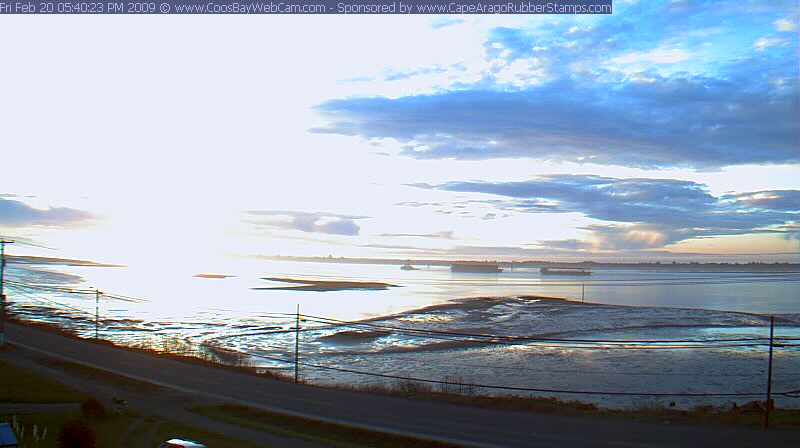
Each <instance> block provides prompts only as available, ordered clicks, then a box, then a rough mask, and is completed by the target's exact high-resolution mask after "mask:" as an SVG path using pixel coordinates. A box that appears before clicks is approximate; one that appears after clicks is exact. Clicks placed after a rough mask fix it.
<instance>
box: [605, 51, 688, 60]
mask: <svg viewBox="0 0 800 448" xmlns="http://www.w3.org/2000/svg"><path fill="white" fill-rule="evenodd" d="M689 57H691V53H688V52H686V51H684V50H681V49H680V48H672V49H667V48H656V49H654V50H651V51H648V52H634V53H626V54H623V55H620V56H617V57H614V58H612V59H611V62H612V63H614V64H635V63H638V62H652V63H654V64H675V63H678V62H682V61H685V60H687V59H689Z"/></svg>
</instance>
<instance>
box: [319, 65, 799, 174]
mask: <svg viewBox="0 0 800 448" xmlns="http://www.w3.org/2000/svg"><path fill="white" fill-rule="evenodd" d="M742 81H744V80H739V79H728V80H718V79H704V78H663V77H659V76H658V75H652V76H651V77H650V78H649V79H648V80H647V81H643V82H628V83H625V84H621V85H619V86H617V87H616V88H614V89H612V90H607V89H608V87H607V86H590V87H587V86H585V85H579V84H576V83H574V82H571V81H564V82H561V83H549V84H547V85H545V86H541V87H535V88H530V89H527V90H522V91H513V92H507V91H496V90H464V91H452V92H445V93H439V94H433V95H419V96H409V97H402V98H397V99H389V98H381V97H378V98H353V99H346V100H331V101H328V102H325V103H323V104H321V105H320V106H318V110H319V111H320V112H322V113H323V114H324V115H325V116H327V117H329V118H330V119H331V123H330V124H329V125H328V126H326V127H324V128H319V129H316V130H315V131H316V132H322V133H334V134H345V135H353V136H361V137H365V138H375V139H381V138H387V137H388V138H393V139H396V140H398V141H400V142H402V143H403V145H404V150H403V154H404V155H407V156H410V157H414V158H417V159H461V160H482V159H493V158H532V159H540V160H562V161H563V160H566V161H574V162H592V163H597V164H608V165H623V166H632V167H639V168H666V167H693V168H712V167H720V166H728V165H738V164H751V163H797V162H798V161H800V156H799V155H798V151H797V148H798V147H799V146H800V137H799V135H800V125H799V124H798V123H800V113H799V112H798V107H797V86H796V83H791V84H789V85H788V86H787V88H786V89H784V90H783V91H776V90H774V89H773V88H772V87H771V86H770V87H767V86H764V85H759V83H758V80H757V79H751V80H750V84H749V85H747V84H743V83H742ZM745 86H746V87H745ZM764 98H770V101H764Z"/></svg>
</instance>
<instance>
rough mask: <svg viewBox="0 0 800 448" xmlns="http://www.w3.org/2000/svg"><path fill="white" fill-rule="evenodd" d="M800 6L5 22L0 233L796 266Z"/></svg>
mask: <svg viewBox="0 0 800 448" xmlns="http://www.w3.org/2000/svg"><path fill="white" fill-rule="evenodd" d="M798 14H799V11H798V6H797V3H796V2H795V1H781V0H743V1H736V2H731V1H701V0H698V1H682V0H671V1H669V0H653V1H643V0H640V1H635V0H619V1H615V2H614V14H613V15H602V16H601V15H596V16H569V15H562V16H555V15H526V16H461V17H459V16H408V17H405V16H404V17H400V16H376V15H371V16H277V15H276V16H241V17H240V16H157V15H153V16H72V17H69V16H63V17H62V16H2V17H0V67H2V70H0V85H2V86H3V88H2V94H1V95H0V154H2V158H0V160H1V161H2V171H0V235H2V236H4V237H7V238H13V239H16V240H18V241H22V242H31V243H35V244H39V245H45V246H48V247H52V248H55V249H57V250H55V251H50V250H44V249H41V248H37V247H32V246H23V245H17V246H16V247H14V250H15V253H26V254H36V255H47V256H59V257H66V258H83V259H92V260H96V261H101V262H109V263H123V264H136V263H142V262H145V261H147V260H152V259H153V257H154V256H155V255H157V254H167V256H168V258H169V259H170V260H172V261H175V260H176V259H178V260H179V261H181V262H185V263H193V264H197V265H203V264H204V263H206V264H208V263H211V262H212V261H213V260H217V259H219V258H220V257H251V256H256V255H276V254H280V255H298V256H308V255H322V256H327V255H328V254H332V255H334V256H346V257H351V256H353V257H354V256H360V257H390V258H402V259H405V258H450V259H454V258H459V259H464V258H473V259H492V260H511V259H514V260H522V259H538V260H549V259H552V260H601V261H654V260H679V261H687V260H697V261H705V262H708V261H740V262H747V261H754V260H755V261H795V262H797V261H800V246H799V244H800V105H799V99H800V94H799V93H798V92H799V90H798V87H799V86H798V82H799V81H798V79H799V77H798V61H799V60H800V58H799V56H798ZM177 257H180V258H177Z"/></svg>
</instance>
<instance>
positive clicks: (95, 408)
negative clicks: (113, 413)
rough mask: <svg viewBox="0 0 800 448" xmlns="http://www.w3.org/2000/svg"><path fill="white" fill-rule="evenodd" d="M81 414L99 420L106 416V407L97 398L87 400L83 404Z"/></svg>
mask: <svg viewBox="0 0 800 448" xmlns="http://www.w3.org/2000/svg"><path fill="white" fill-rule="evenodd" d="M81 412H82V413H83V415H84V417H87V418H99V417H104V416H105V415H106V407H105V406H103V403H100V400H98V399H97V398H87V399H85V400H83V403H81Z"/></svg>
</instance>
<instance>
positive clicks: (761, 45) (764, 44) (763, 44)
mask: <svg viewBox="0 0 800 448" xmlns="http://www.w3.org/2000/svg"><path fill="white" fill-rule="evenodd" d="M788 42H789V40H788V39H784V38H782V37H759V38H758V39H756V41H755V42H753V48H755V49H756V50H757V51H764V50H766V49H767V48H769V47H775V46H777V45H783V44H786V43H788Z"/></svg>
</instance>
